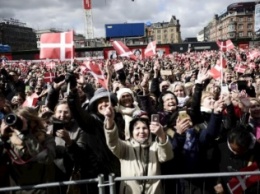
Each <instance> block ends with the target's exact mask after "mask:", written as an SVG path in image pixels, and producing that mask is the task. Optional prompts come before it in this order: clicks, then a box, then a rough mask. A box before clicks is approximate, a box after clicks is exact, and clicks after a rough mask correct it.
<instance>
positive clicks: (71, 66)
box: [67, 30, 74, 95]
mask: <svg viewBox="0 0 260 194" xmlns="http://www.w3.org/2000/svg"><path fill="white" fill-rule="evenodd" d="M71 36H72V37H71V40H72V44H73V45H72V48H71V57H70V71H72V70H73V56H74V41H73V38H74V33H73V30H72V33H71ZM69 92H70V82H69V83H68V85H67V95H69Z"/></svg>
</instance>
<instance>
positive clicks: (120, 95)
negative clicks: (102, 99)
mask: <svg viewBox="0 0 260 194" xmlns="http://www.w3.org/2000/svg"><path fill="white" fill-rule="evenodd" d="M124 93H128V94H131V96H132V98H133V100H134V99H135V98H134V93H133V91H132V90H131V89H129V88H120V89H119V90H118V91H117V99H118V101H119V100H120V99H121V97H122V95H123V94H124Z"/></svg>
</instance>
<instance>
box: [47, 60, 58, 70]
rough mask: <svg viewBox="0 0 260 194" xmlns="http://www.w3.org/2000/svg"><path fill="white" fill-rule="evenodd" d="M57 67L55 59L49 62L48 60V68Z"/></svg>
mask: <svg viewBox="0 0 260 194" xmlns="http://www.w3.org/2000/svg"><path fill="white" fill-rule="evenodd" d="M55 67H56V63H55V61H49V62H46V68H47V69H53V68H55Z"/></svg>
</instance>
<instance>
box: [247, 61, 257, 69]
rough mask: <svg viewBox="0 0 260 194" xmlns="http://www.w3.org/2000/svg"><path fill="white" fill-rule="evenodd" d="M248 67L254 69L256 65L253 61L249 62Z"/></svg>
mask: <svg viewBox="0 0 260 194" xmlns="http://www.w3.org/2000/svg"><path fill="white" fill-rule="evenodd" d="M248 67H249V68H250V69H255V68H256V65H255V63H254V62H251V63H249V64H248Z"/></svg>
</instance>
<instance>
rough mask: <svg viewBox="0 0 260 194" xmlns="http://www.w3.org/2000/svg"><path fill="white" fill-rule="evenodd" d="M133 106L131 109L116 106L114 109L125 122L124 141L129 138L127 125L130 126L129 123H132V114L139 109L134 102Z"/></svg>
mask: <svg viewBox="0 0 260 194" xmlns="http://www.w3.org/2000/svg"><path fill="white" fill-rule="evenodd" d="M133 105H134V107H133V108H129V107H124V106H121V105H118V106H116V107H115V109H116V112H119V113H121V115H122V116H123V119H124V120H125V139H126V140H127V139H129V138H130V131H129V124H130V121H132V119H133V113H134V112H135V111H136V110H140V108H139V107H138V105H137V102H134V103H133Z"/></svg>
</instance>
